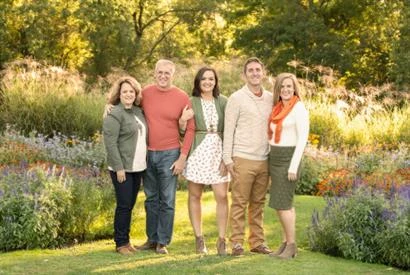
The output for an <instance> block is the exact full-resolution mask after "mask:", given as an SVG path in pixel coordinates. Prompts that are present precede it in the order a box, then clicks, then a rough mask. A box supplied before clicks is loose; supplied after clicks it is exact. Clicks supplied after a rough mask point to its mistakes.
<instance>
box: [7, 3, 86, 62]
mask: <svg viewBox="0 0 410 275" xmlns="http://www.w3.org/2000/svg"><path fill="white" fill-rule="evenodd" d="M0 7H1V13H0V15H1V17H0V23H1V26H2V28H1V31H0V41H1V42H0V45H1V51H0V52H1V53H0V62H1V63H0V64H3V63H4V62H6V61H9V60H12V59H16V58H22V57H28V56H31V57H34V58H36V59H40V60H45V61H47V62H49V63H51V64H55V65H59V66H64V67H69V68H77V67H79V66H81V65H82V64H83V63H84V62H85V61H86V60H87V58H88V56H89V51H88V42H87V41H86V40H84V39H82V37H81V35H80V34H79V32H78V29H79V21H78V20H77V19H76V18H75V16H74V13H75V12H76V11H77V10H78V8H79V5H78V3H77V1H73V0H67V1H65V0H64V1H63V0H56V1H51V2H50V1H47V0H36V1H34V0H31V1H2V3H1V4H0Z"/></svg>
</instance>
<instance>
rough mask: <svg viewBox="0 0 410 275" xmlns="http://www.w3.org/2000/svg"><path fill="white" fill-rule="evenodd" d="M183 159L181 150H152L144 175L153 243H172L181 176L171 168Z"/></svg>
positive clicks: (148, 228)
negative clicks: (178, 182)
mask: <svg viewBox="0 0 410 275" xmlns="http://www.w3.org/2000/svg"><path fill="white" fill-rule="evenodd" d="M178 157H179V149H172V150H166V151H148V161H147V170H146V172H145V174H144V181H143V185H144V192H145V197H146V199H145V212H146V213H147V220H146V222H147V223H146V234H147V237H148V241H149V242H150V243H159V244H163V245H168V244H169V243H170V242H171V238H172V231H173V227H174V216H175V194H176V187H177V176H174V175H172V170H171V169H170V167H171V166H172V164H173V163H174V162H175V161H176V160H177V159H178Z"/></svg>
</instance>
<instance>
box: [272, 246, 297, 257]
mask: <svg viewBox="0 0 410 275" xmlns="http://www.w3.org/2000/svg"><path fill="white" fill-rule="evenodd" d="M297 254H298V248H297V247H296V244H295V243H291V244H287V245H286V247H285V250H283V252H282V253H280V254H279V255H278V256H277V257H278V258H279V259H283V260H285V259H291V258H295V257H296V255H297Z"/></svg>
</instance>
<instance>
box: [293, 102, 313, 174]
mask: <svg viewBox="0 0 410 275" xmlns="http://www.w3.org/2000/svg"><path fill="white" fill-rule="evenodd" d="M295 108H296V109H295V111H296V112H295V116H296V134H297V142H296V148H295V152H294V153H293V156H292V160H291V162H290V166H289V170H288V172H289V173H295V174H296V173H297V170H298V167H299V164H300V161H301V159H302V155H303V151H304V150H305V147H306V143H307V141H308V136H309V113H308V111H307V110H306V108H305V106H304V105H303V103H301V102H300V103H299V104H297V105H296V106H295Z"/></svg>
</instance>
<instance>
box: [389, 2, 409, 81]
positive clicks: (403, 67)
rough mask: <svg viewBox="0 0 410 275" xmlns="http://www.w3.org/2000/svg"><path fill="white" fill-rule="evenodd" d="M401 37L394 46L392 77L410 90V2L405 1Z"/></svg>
mask: <svg viewBox="0 0 410 275" xmlns="http://www.w3.org/2000/svg"><path fill="white" fill-rule="evenodd" d="M399 36H400V38H399V40H398V41H396V42H395V43H394V45H393V47H394V50H393V53H392V61H393V67H392V68H391V75H392V78H393V79H394V80H395V81H396V83H397V84H399V85H401V86H404V87H406V86H407V88H408V87H409V86H410V71H409V68H410V54H409V53H410V0H405V1H404V6H403V12H402V17H401V20H400V33H399Z"/></svg>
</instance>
